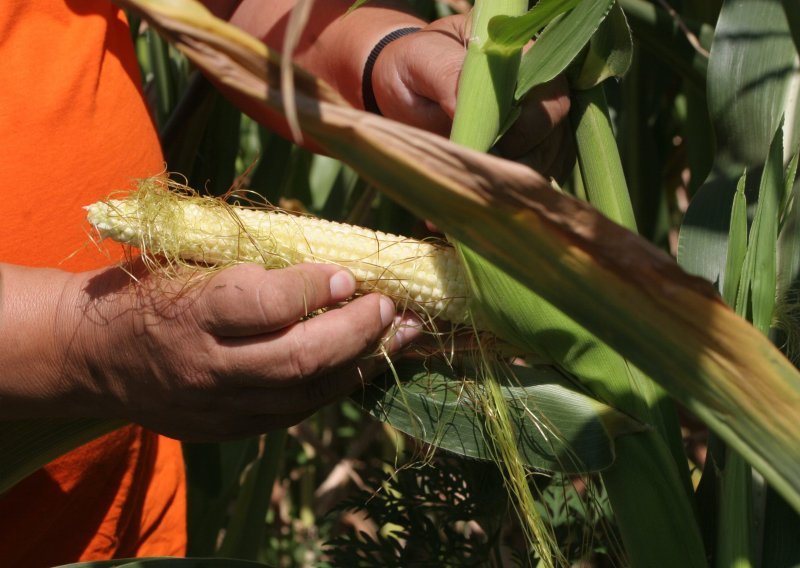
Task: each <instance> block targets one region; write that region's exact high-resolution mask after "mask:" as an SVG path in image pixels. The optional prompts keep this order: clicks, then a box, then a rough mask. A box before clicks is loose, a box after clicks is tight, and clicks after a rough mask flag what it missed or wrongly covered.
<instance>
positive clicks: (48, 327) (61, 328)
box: [0, 265, 91, 419]
mask: <svg viewBox="0 0 800 568" xmlns="http://www.w3.org/2000/svg"><path fill="white" fill-rule="evenodd" d="M76 277H77V275H73V274H70V273H68V272H63V271H60V270H55V269H42V268H26V267H20V266H12V265H0V316H1V317H0V344H2V345H4V346H8V347H9V348H8V349H5V350H4V351H3V352H2V353H0V368H2V373H1V374H0V418H2V419H13V418H31V417H38V416H76V415H78V414H80V410H81V407H82V406H84V401H85V400H86V399H87V398H88V397H89V392H90V390H91V389H90V388H89V384H88V381H87V377H86V374H85V373H82V372H81V364H80V361H81V359H82V355H81V354H80V353H79V343H80V342H79V341H76V337H75V336H74V335H73V334H72V333H71V332H70V330H74V329H75V324H74V323H73V322H74V320H75V312H76V309H75V306H76V299H77V290H78V289H79V287H78V286H77V285H76V284H75V280H76Z"/></svg>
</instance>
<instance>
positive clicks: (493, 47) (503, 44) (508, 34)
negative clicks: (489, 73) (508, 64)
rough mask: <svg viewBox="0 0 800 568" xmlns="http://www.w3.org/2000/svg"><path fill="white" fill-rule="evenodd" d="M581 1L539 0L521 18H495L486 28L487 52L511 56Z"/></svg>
mask: <svg viewBox="0 0 800 568" xmlns="http://www.w3.org/2000/svg"><path fill="white" fill-rule="evenodd" d="M580 2H581V0H541V2H538V3H537V4H536V6H534V7H533V8H531V9H530V10H529V11H528V12H527V13H525V14H524V15H522V16H505V15H499V16H495V17H494V18H492V19H491V20H490V21H489V25H488V28H487V31H488V34H489V40H488V41H487V42H486V45H485V47H484V49H485V50H486V51H487V52H495V53H500V54H507V55H510V54H513V53H515V52H517V51H518V50H520V49H522V48H523V47H525V45H526V44H527V43H528V42H529V41H530V40H531V38H532V37H534V36H535V35H536V34H538V33H539V31H540V30H541V29H542V28H543V27H545V26H546V25H547V24H549V23H550V22H551V21H552V20H553V19H554V18H555V17H557V16H559V15H561V14H563V13H564V12H568V11H569V10H572V9H573V8H574V7H575V6H577V5H578V3H580Z"/></svg>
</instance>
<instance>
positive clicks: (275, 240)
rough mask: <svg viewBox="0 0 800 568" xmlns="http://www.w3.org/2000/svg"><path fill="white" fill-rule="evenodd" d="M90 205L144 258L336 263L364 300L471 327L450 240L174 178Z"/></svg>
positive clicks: (106, 227) (98, 222) (106, 228)
mask: <svg viewBox="0 0 800 568" xmlns="http://www.w3.org/2000/svg"><path fill="white" fill-rule="evenodd" d="M86 209H87V212H88V215H87V218H88V220H89V222H90V223H91V224H92V225H93V226H94V228H95V229H96V230H97V231H98V233H99V235H100V237H101V238H111V239H112V240H114V241H117V242H119V243H122V244H125V245H130V246H132V247H135V248H138V249H139V250H140V251H141V252H142V255H143V256H144V257H146V258H156V257H160V258H163V259H164V260H166V261H167V263H168V264H173V265H174V264H178V265H180V264H184V263H187V262H190V263H195V264H197V263H199V264H201V265H209V266H227V265H230V264H234V263H244V262H254V263H258V264H261V265H263V266H265V267H266V268H283V267H286V266H291V265H295V264H300V263H303V262H317V263H330V264H336V265H339V266H342V267H345V268H347V269H349V270H350V271H351V272H352V273H353V275H354V276H355V278H356V281H357V283H358V288H357V293H358V294H366V293H369V292H374V291H378V292H381V293H383V294H385V295H387V296H389V297H391V298H392V299H394V300H395V302H396V303H397V304H398V307H399V308H402V309H410V310H413V311H415V312H417V313H419V314H420V315H422V316H423V317H424V318H425V319H428V320H434V319H440V320H445V321H448V322H450V323H452V324H455V325H469V326H472V320H471V318H470V313H469V288H468V285H467V282H466V277H465V274H464V269H463V267H462V265H461V261H460V260H459V258H458V256H457V254H456V252H455V250H454V249H453V248H452V247H450V246H447V245H445V244H444V243H437V242H428V241H419V240H414V239H410V238H407V237H402V236H397V235H391V234H387V233H382V232H378V231H372V230H370V229H364V228H361V227H356V226H352V225H347V224H344V223H336V222H332V221H326V220H323V219H317V218H314V217H310V216H304V215H301V216H298V215H292V214H288V213H287V212H284V211H281V210H278V209H276V208H271V207H266V206H260V207H257V208H252V207H240V206H236V205H231V204H229V203H227V201H225V200H223V199H219V198H214V197H206V196H200V195H198V194H197V193H195V192H193V191H191V190H190V189H189V188H187V187H186V186H184V185H181V184H178V183H177V182H174V181H172V180H168V179H166V178H150V179H147V180H143V181H141V182H140V183H139V188H138V190H136V191H134V192H132V193H130V194H128V195H127V196H125V197H124V198H122V199H109V200H107V201H100V202H97V203H94V204H92V205H90V206H88V207H87V208H86Z"/></svg>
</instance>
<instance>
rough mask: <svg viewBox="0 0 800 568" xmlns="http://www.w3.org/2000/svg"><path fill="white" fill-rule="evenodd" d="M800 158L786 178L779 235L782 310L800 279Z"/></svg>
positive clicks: (793, 164) (795, 157)
mask: <svg viewBox="0 0 800 568" xmlns="http://www.w3.org/2000/svg"><path fill="white" fill-rule="evenodd" d="M798 156H800V154H795V155H794V158H793V159H792V161H791V164H790V165H789V169H788V172H787V176H786V195H787V196H788V197H787V199H786V201H785V205H784V207H783V210H782V215H781V226H780V233H779V235H778V298H779V299H780V301H781V303H782V304H783V307H782V309H783V308H784V307H785V306H786V305H787V302H790V300H791V296H789V294H791V290H792V289H793V288H795V289H796V286H797V281H798V278H799V277H800V185H795V183H794V180H795V174H796V172H797V163H798Z"/></svg>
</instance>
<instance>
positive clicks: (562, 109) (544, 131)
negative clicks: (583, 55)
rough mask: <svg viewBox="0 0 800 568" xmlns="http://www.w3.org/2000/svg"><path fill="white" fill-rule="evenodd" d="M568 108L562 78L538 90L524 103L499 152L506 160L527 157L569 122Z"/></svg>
mask: <svg viewBox="0 0 800 568" xmlns="http://www.w3.org/2000/svg"><path fill="white" fill-rule="evenodd" d="M569 108H570V100H569V85H568V83H567V79H566V78H565V77H564V76H563V75H559V76H558V77H556V78H555V79H553V80H552V81H550V82H549V83H545V84H543V85H539V86H538V87H535V88H534V89H532V90H531V91H530V92H529V93H528V94H527V96H526V97H525V99H524V100H523V102H522V105H521V106H520V116H519V118H518V119H517V121H516V122H515V123H514V126H513V127H511V128H510V129H509V131H508V132H507V133H506V135H505V136H503V139H502V140H500V141H499V142H498V143H497V149H498V150H499V151H500V152H501V153H502V154H503V155H504V156H506V157H507V158H512V159H514V158H520V157H522V156H524V155H525V154H527V153H529V152H531V151H532V150H534V149H535V148H536V147H537V146H539V145H541V144H543V143H545V141H546V140H547V139H548V137H549V136H550V135H551V134H552V133H553V131H554V130H556V128H557V127H558V126H559V125H561V124H563V123H564V122H566V118H567V116H568V114H569ZM546 143H547V144H550V141H549V140H547V142H546Z"/></svg>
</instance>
